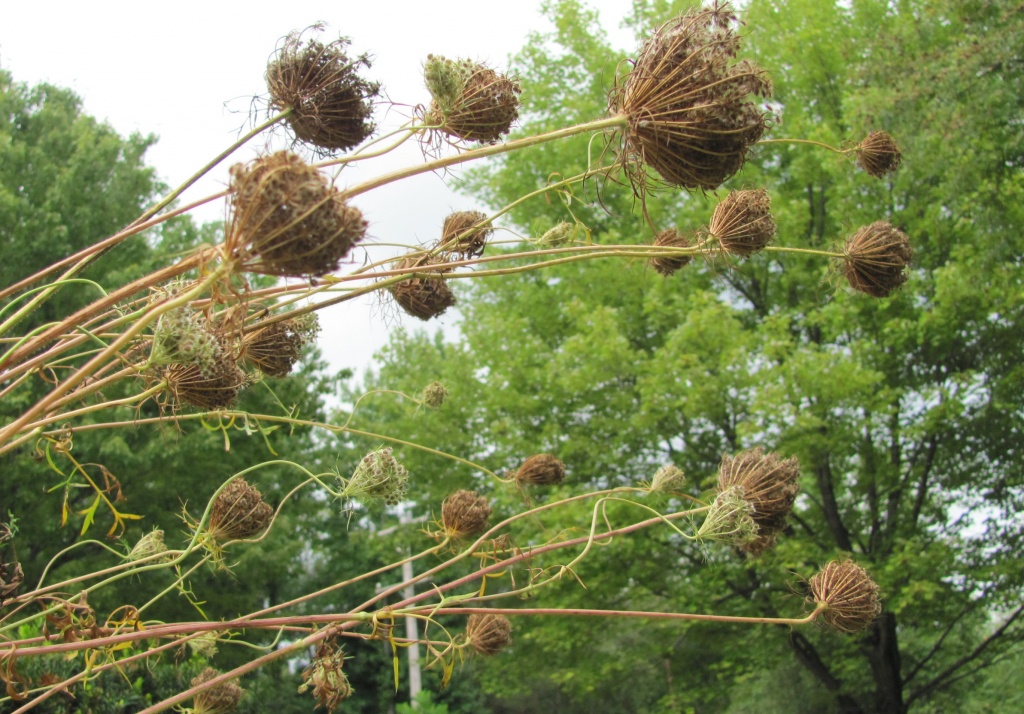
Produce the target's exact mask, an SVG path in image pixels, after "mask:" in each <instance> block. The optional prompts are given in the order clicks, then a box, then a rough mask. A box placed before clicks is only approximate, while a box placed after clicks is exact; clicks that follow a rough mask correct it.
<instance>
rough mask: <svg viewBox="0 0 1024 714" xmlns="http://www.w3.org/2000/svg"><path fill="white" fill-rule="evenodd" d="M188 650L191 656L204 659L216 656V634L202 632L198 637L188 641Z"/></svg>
mask: <svg viewBox="0 0 1024 714" xmlns="http://www.w3.org/2000/svg"><path fill="white" fill-rule="evenodd" d="M188 648H189V649H190V650H191V651H192V654H194V655H196V656H197V657H203V658H204V659H210V658H212V657H213V656H214V655H215V654H217V633H216V632H204V633H203V634H201V635H199V636H198V637H193V638H192V639H190V640H188Z"/></svg>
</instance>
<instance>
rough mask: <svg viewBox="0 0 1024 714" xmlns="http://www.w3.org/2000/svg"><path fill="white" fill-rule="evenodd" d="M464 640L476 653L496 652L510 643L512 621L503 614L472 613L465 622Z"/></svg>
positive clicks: (486, 654) (491, 653)
mask: <svg viewBox="0 0 1024 714" xmlns="http://www.w3.org/2000/svg"><path fill="white" fill-rule="evenodd" d="M466 640H467V641H468V642H469V644H470V645H472V647H473V649H475V650H476V651H477V653H478V654H481V655H484V656H485V657H489V656H491V655H494V654H497V653H498V652H501V651H502V650H503V649H505V648H506V647H508V646H509V645H510V644H512V622H511V621H510V620H509V619H508V618H507V617H505V616H504V615H489V614H486V615H482V614H480V613H473V614H472V615H470V616H469V621H468V622H467V623H466Z"/></svg>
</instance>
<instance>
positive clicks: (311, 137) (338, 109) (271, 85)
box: [266, 27, 380, 155]
mask: <svg viewBox="0 0 1024 714" xmlns="http://www.w3.org/2000/svg"><path fill="white" fill-rule="evenodd" d="M310 29H311V30H319V29H320V28H316V27H314V28H310ZM305 34H306V32H293V33H291V34H289V35H288V36H287V37H285V38H284V41H283V42H282V44H281V45H280V46H279V47H278V50H277V52H276V53H275V54H274V58H273V59H272V60H271V61H270V64H269V65H268V66H267V72H266V80H267V88H268V89H269V90H270V104H271V106H272V107H273V108H274V109H276V110H278V111H285V110H291V113H290V114H289V116H288V119H287V121H288V123H289V124H291V127H292V130H293V131H294V132H295V136H296V137H297V138H298V139H299V141H303V142H306V143H308V144H312V145H313V146H315V147H317V149H318V150H319V153H321V154H322V155H327V154H330V153H332V152H334V151H347V150H349V149H351V148H353V147H355V146H358V145H359V144H361V143H362V142H363V141H364V140H365V139H366V138H368V137H369V136H370V135H371V134H372V133H373V131H374V129H375V125H374V123H373V102H374V99H375V98H376V97H377V96H378V93H379V92H380V84H379V83H377V82H369V81H367V80H365V79H363V78H362V77H360V76H359V70H360V69H361V68H364V67H365V68H367V69H368V68H369V67H370V59H369V57H368V56H367V55H365V54H364V55H360V56H358V57H349V55H348V53H347V48H348V46H349V44H350V41H349V40H348V38H345V37H342V38H339V39H337V40H335V41H334V42H330V43H327V44H323V43H321V42H318V41H317V40H314V39H309V38H307V37H304V35H305Z"/></svg>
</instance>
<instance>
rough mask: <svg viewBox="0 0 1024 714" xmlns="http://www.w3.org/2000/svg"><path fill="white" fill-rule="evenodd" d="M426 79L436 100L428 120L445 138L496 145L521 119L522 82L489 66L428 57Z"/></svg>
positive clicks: (428, 113) (431, 103)
mask: <svg viewBox="0 0 1024 714" xmlns="http://www.w3.org/2000/svg"><path fill="white" fill-rule="evenodd" d="M423 77H424V80H425V82H426V85H427V89H428V90H429V91H430V94H431V97H432V99H431V102H430V108H429V109H428V110H427V116H426V120H427V121H428V122H429V123H431V124H437V125H438V127H439V128H438V131H440V132H442V133H444V134H448V135H449V136H454V137H456V138H458V139H465V140H467V141H479V142H481V143H485V144H493V143H494V142H496V141H498V139H500V138H501V137H502V135H504V134H507V133H508V132H509V129H511V128H512V122H514V121H515V120H516V119H517V118H518V117H519V94H520V93H521V92H522V89H520V87H519V82H518V81H516V80H514V79H510V78H508V77H506V76H505V75H502V74H498V73H497V72H495V71H494V70H493V69H490V68H489V67H487V66H485V65H482V64H479V63H477V62H472V61H470V60H450V59H447V58H446V57H441V56H439V55H428V56H427V61H426V62H425V63H424V66H423Z"/></svg>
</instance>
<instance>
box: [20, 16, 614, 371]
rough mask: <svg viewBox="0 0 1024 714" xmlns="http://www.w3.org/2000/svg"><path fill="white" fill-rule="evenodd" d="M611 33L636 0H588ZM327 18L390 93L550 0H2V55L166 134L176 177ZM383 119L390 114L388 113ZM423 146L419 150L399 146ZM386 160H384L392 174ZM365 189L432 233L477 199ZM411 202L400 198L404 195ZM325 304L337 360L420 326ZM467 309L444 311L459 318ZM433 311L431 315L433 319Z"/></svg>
mask: <svg viewBox="0 0 1024 714" xmlns="http://www.w3.org/2000/svg"><path fill="white" fill-rule="evenodd" d="M589 5H590V6H591V7H595V8H597V9H598V10H599V12H600V16H601V19H602V22H603V24H604V25H605V27H606V29H607V31H608V32H609V33H610V35H611V37H612V40H613V43H614V44H616V45H617V46H620V47H623V48H624V49H626V50H632V49H633V43H632V40H631V38H630V35H629V34H628V33H626V32H624V31H622V30H621V29H619V24H620V21H621V19H622V18H623V17H625V16H626V14H627V12H628V10H629V7H630V5H631V2H630V0H590V2H589ZM321 21H322V22H325V23H326V24H327V32H326V34H325V37H327V38H329V39H334V38H336V37H337V36H338V35H345V36H348V37H350V38H351V39H352V50H353V51H354V52H356V53H362V52H367V53H369V54H371V55H372V56H373V57H374V58H375V59H374V65H373V68H372V69H371V70H369V71H367V72H366V73H365V75H366V76H367V78H369V79H374V80H378V81H381V82H382V84H383V86H384V90H385V91H386V92H387V95H388V96H389V98H390V99H391V100H393V101H395V102H401V103H405V104H412V105H415V104H419V103H425V102H426V101H427V100H428V98H429V95H428V94H427V92H426V89H425V88H424V87H423V82H422V74H421V65H422V62H423V60H424V59H425V58H426V56H427V55H428V54H431V53H433V54H441V55H445V56H449V57H469V58H473V59H476V60H481V61H485V62H487V63H488V64H490V65H492V66H495V67H497V68H501V69H504V68H506V67H507V66H508V60H509V58H510V56H511V55H512V54H513V53H515V52H516V51H518V50H519V49H520V48H521V47H522V46H523V44H524V41H525V39H526V37H527V34H528V33H529V32H530V31H534V30H539V31H547V30H548V29H549V28H550V25H549V23H548V22H547V20H546V19H545V18H544V16H543V15H542V14H541V1H540V0H516V1H515V2H512V3H494V2H481V1H480V0H433V1H432V2H427V3H423V2H409V1H405V0H402V1H395V0H376V1H375V2H351V1H349V0H333V1H332V2H323V1H320V0H287V1H285V2H276V3H265V2H246V3H238V2H213V1H212V0H207V1H206V2H195V1H193V0H186V1H182V2H177V3H171V4H163V3H160V4H158V3H148V2H138V1H137V0H133V1H130V2H128V1H120V2H103V1H99V0H97V1H93V2H83V1H81V0H77V1H68V2H42V1H41V2H35V3H14V2H9V1H5V2H0V67H3V68H4V69H7V70H8V71H10V72H11V73H12V74H13V77H14V79H15V81H18V82H23V83H27V84H29V85H32V84H36V83H39V82H44V81H45V82H49V83H51V84H55V85H58V86H62V87H68V88H70V89H73V90H74V91H75V92H76V93H77V94H78V95H79V96H80V97H81V98H82V100H83V102H84V107H85V111H86V112H87V113H89V114H91V115H93V116H95V117H96V118H98V119H100V120H102V121H106V122H108V123H109V124H111V125H112V126H113V127H114V128H115V129H117V130H118V131H119V132H121V133H122V134H129V133H131V132H141V133H143V134H150V133H152V134H155V135H157V136H158V137H159V141H158V143H157V144H156V145H155V146H154V147H153V148H152V149H150V151H149V153H148V154H147V159H148V162H149V163H150V165H152V166H154V167H156V170H157V172H158V174H159V176H160V178H161V180H162V181H164V182H165V183H166V184H168V185H169V186H176V185H178V184H180V183H181V182H182V181H184V180H185V179H186V178H188V177H189V176H190V175H191V174H192V173H194V172H195V171H196V170H197V169H199V168H200V167H201V166H203V165H204V164H205V163H206V162H207V161H209V160H210V159H211V158H213V157H214V156H216V155H217V154H218V153H219V152H220V151H222V150H223V149H224V148H226V147H227V146H228V145H229V144H230V143H231V142H232V141H234V140H235V139H236V138H237V137H238V136H239V134H240V133H242V132H244V130H245V129H247V128H248V127H249V112H250V108H251V105H252V99H253V97H254V96H260V95H265V93H266V87H265V85H264V82H263V72H264V70H265V68H266V64H267V60H268V58H269V57H270V55H271V54H272V52H273V50H274V48H275V47H276V46H277V43H278V41H279V40H280V38H281V37H282V36H283V35H285V34H287V33H288V32H290V31H292V30H296V29H301V28H304V27H307V26H309V25H311V24H313V23H316V22H321ZM378 118H379V119H383V118H384V117H378ZM265 146H266V144H265V143H264V142H260V141H259V140H257V142H255V143H253V144H251V145H250V146H247V147H245V148H244V149H242V150H240V151H239V152H238V153H236V154H235V155H234V156H233V157H232V158H231V159H229V160H228V161H227V162H225V163H223V164H222V165H221V166H219V167H218V168H217V169H216V170H214V171H213V172H212V173H211V174H210V176H209V177H208V178H207V179H205V180H204V181H203V182H202V183H200V184H197V185H196V186H195V187H193V188H192V189H190V191H189V192H188V193H186V194H185V196H184V198H183V200H184V201H186V202H187V201H191V200H195V199H197V198H201V197H203V196H206V195H209V194H212V193H215V192H218V191H220V190H222V188H223V187H224V185H225V183H226V177H227V168H228V167H229V166H230V165H231V164H233V163H236V162H238V161H244V160H248V159H250V158H252V156H253V155H254V152H255V151H257V150H259V149H261V148H264V147H265ZM418 158H420V154H419V152H418V151H417V150H415V149H414V148H412V147H410V151H409V152H406V153H404V154H403V155H402V156H401V157H396V160H400V161H402V162H403V163H407V162H409V161H415V160H417V159H418ZM387 168H392V167H388V166H380V167H377V169H376V170H373V171H372V173H373V174H376V173H381V172H383V171H384V170H386V169H387ZM373 193H374V195H372V196H370V195H366V196H360V197H359V199H358V200H357V201H356V205H358V206H359V208H360V209H362V210H363V212H364V214H365V215H366V218H367V219H368V220H369V221H370V233H371V235H372V236H374V237H376V238H377V239H379V240H382V241H389V242H408V243H414V242H417V241H428V240H431V239H434V238H436V237H437V235H435V234H437V233H439V231H440V226H441V223H442V221H443V219H444V216H446V215H447V214H448V213H450V212H451V211H452V210H466V209H470V208H475V207H476V206H475V204H474V203H473V202H472V201H471V200H469V199H467V198H465V197H460V196H457V195H455V194H453V193H452V192H450V191H449V190H448V189H447V187H446V186H445V184H444V180H443V178H442V177H440V176H435V175H426V176H421V177H418V178H416V179H412V180H408V181H404V182H402V184H401V186H400V187H396V188H390V187H389V188H388V190H387V191H376V192H373ZM396 206H398V207H400V209H399V210H396V209H395V207H396ZM196 217H197V219H198V220H200V221H207V220H216V219H222V218H223V217H224V206H223V202H221V203H218V204H215V205H210V206H207V207H204V209H202V210H201V211H200V212H198V213H197V216H196ZM363 300H364V302H358V301H353V302H352V303H347V304H345V305H342V306H338V307H336V308H331V309H330V310H327V311H325V313H324V314H322V315H321V322H322V325H323V328H324V329H323V333H322V336H321V340H320V344H321V347H322V348H323V350H324V354H325V356H326V357H327V358H328V361H329V362H330V364H331V367H332V368H335V369H337V368H341V367H353V368H364V367H365V366H366V365H367V364H368V363H369V362H370V358H371V355H372V353H373V352H374V351H376V350H377V349H379V347H380V346H381V345H383V343H384V342H385V341H386V338H387V334H388V331H389V330H394V329H401V328H402V327H403V326H404V327H408V328H416V327H418V326H419V324H420V323H419V322H418V321H417V320H414V319H413V318H409V317H405V316H403V318H402V320H401V321H400V322H399V323H396V322H395V321H394V320H390V321H384V320H382V319H381V318H382V316H381V314H380V309H379V308H376V307H375V305H374V302H373V300H372V299H369V298H363ZM456 319H457V316H456V315H454V314H453V315H447V314H446V315H445V316H442V317H441V318H440V319H439V320H438V321H436V322H439V323H440V326H447V327H451V325H452V324H453V322H454V321H455V320H456ZM434 322H435V321H432V324H433V323H434Z"/></svg>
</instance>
